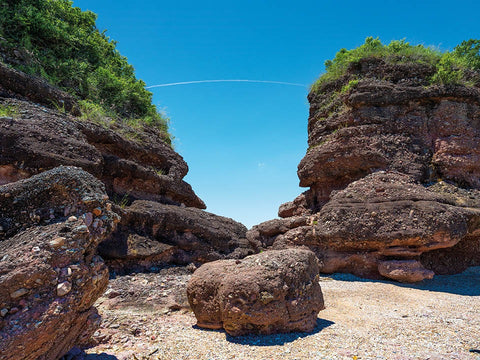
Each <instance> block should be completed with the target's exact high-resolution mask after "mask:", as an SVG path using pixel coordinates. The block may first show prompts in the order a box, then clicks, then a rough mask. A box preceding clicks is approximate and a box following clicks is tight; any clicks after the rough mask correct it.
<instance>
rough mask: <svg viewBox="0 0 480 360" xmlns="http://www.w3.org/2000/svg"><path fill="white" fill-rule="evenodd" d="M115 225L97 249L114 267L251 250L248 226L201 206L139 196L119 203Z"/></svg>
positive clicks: (241, 253)
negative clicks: (125, 204)
mask: <svg viewBox="0 0 480 360" xmlns="http://www.w3.org/2000/svg"><path fill="white" fill-rule="evenodd" d="M115 210H116V211H117V212H118V213H119V214H121V218H122V220H121V222H120V224H119V226H118V227H117V230H116V231H115V232H114V233H113V234H112V236H111V237H109V239H108V240H106V241H104V242H102V243H101V244H100V246H99V254H100V255H101V256H102V257H103V258H105V259H106V260H107V262H108V264H109V267H110V268H111V269H113V270H115V271H116V272H117V273H118V272H122V271H141V270H150V269H151V268H152V267H153V268H154V269H155V267H158V266H159V265H160V266H161V264H178V265H186V264H190V263H196V264H202V263H205V262H208V261H214V260H219V259H225V258H234V259H239V258H243V257H245V256H247V255H249V254H252V253H253V249H252V247H251V246H250V244H249V242H248V241H247V239H246V233H247V228H246V227H245V226H243V225H242V224H240V223H238V222H236V221H233V220H232V219H229V218H225V217H222V216H218V215H215V214H211V213H208V212H206V211H203V210H200V209H195V208H185V207H180V206H174V205H165V204H160V203H157V202H153V201H145V200H138V201H135V202H134V203H133V204H132V205H131V206H128V207H125V208H124V209H119V208H118V207H117V208H116V209H115Z"/></svg>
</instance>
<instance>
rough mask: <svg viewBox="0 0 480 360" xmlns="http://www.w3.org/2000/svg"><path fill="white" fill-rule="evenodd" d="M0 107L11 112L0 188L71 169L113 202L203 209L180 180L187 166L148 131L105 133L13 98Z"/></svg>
mask: <svg viewBox="0 0 480 360" xmlns="http://www.w3.org/2000/svg"><path fill="white" fill-rule="evenodd" d="M0 83H1V82H0ZM0 105H9V106H11V107H13V108H15V110H16V113H17V115H16V116H14V117H11V118H2V119H1V121H0V183H8V182H10V181H16V180H19V179H21V178H27V177H29V176H32V175H34V174H38V173H40V172H42V171H44V170H48V169H51V168H54V167H56V166H60V165H71V166H78V167H81V168H83V169H84V170H86V171H88V172H90V173H91V174H93V175H95V176H96V177H97V178H99V179H100V180H102V181H103V182H104V183H105V185H106V187H107V192H108V193H109V194H110V195H113V194H115V196H116V197H117V198H119V199H122V197H124V196H125V198H127V197H128V198H130V199H147V200H154V201H159V202H163V203H168V204H177V205H180V204H182V203H183V204H185V205H186V206H192V207H197V208H202V209H203V208H205V204H204V203H203V201H202V200H200V199H199V198H198V197H197V196H196V195H195V193H194V192H193V190H192V188H191V186H190V185H189V184H187V183H186V182H184V181H183V180H182V179H183V177H184V176H185V175H186V174H187V172H188V166H187V164H186V163H185V161H184V160H183V159H182V157H181V156H180V155H178V154H177V153H176V152H175V151H174V150H172V148H171V147H170V146H168V145H167V144H166V143H165V142H164V141H163V140H162V138H161V136H160V135H159V134H158V133H156V132H155V131H154V130H149V131H150V132H149V133H144V132H138V131H136V130H135V129H132V128H130V127H128V126H127V125H122V124H116V125H112V128H108V127H106V126H105V127H104V126H101V125H99V124H96V123H93V122H89V121H80V120H79V119H78V118H74V117H71V116H67V115H65V114H61V113H58V112H57V111H55V110H51V109H47V108H44V107H40V106H38V105H34V104H32V103H29V102H25V101H20V100H14V99H1V98H0ZM145 131H147V130H145Z"/></svg>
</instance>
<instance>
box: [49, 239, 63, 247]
mask: <svg viewBox="0 0 480 360" xmlns="http://www.w3.org/2000/svg"><path fill="white" fill-rule="evenodd" d="M65 240H66V239H65V238H64V237H57V238H55V239H53V240H51V241H50V242H49V243H48V244H49V245H50V246H51V247H52V248H54V249H58V248H59V247H61V246H63V245H65Z"/></svg>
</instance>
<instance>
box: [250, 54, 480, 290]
mask: <svg viewBox="0 0 480 360" xmlns="http://www.w3.org/2000/svg"><path fill="white" fill-rule="evenodd" d="M434 71H435V68H434V67H432V66H428V65H424V64H388V63H386V62H385V61H384V60H381V59H375V58H370V59H363V60H361V61H359V62H357V63H353V64H351V66H350V68H349V69H348V72H347V74H346V75H345V76H343V77H341V78H340V79H338V80H336V81H333V82H329V83H326V84H324V85H323V86H322V87H320V88H319V89H318V90H316V91H312V92H311V93H310V94H309V96H308V99H309V101H310V117H309V120H308V145H309V148H308V150H307V153H306V155H305V157H304V158H303V159H302V161H301V162H300V164H299V166H298V176H299V178H300V186H304V187H309V188H310V189H309V190H307V191H306V192H304V193H303V194H302V195H300V196H299V197H297V199H295V200H294V201H292V202H290V203H286V204H283V205H282V206H280V209H279V216H281V217H282V218H283V219H277V220H272V221H269V222H266V223H263V224H259V225H257V226H255V227H254V228H253V229H252V230H250V231H249V233H248V234H247V236H248V238H249V240H250V241H251V243H252V244H256V246H257V247H260V248H269V247H273V248H282V247H288V246H293V245H307V246H309V247H310V248H311V249H312V250H314V251H315V252H316V254H317V256H318V257H319V259H320V260H321V266H320V270H321V271H322V272H326V273H332V272H337V271H342V272H351V273H354V274H357V275H361V276H368V277H379V276H386V277H390V278H393V279H396V280H400V281H418V280H421V279H423V278H430V277H431V276H432V274H433V272H434V273H438V274H446V273H455V272H460V271H463V270H464V269H466V268H467V267H468V266H474V265H480V251H479V250H480V245H479V244H480V223H479V219H480V191H479V190H480V87H479V86H478V84H477V86H469V87H467V86H460V85H458V86H438V85H436V86H431V85H429V83H428V79H429V77H430V76H431V75H432V74H433V73H434ZM352 80H355V82H354V83H353V84H354V85H352V86H347V85H348V84H352V83H351V81H352ZM412 261H414V262H412ZM392 266H393V267H392ZM393 268H396V270H395V271H393V270H392V271H390V270H387V269H393ZM400 268H402V269H403V270H400ZM407 269H408V271H407ZM400 273H402V275H399V274H400ZM407 273H409V274H411V275H410V276H406V274H407Z"/></svg>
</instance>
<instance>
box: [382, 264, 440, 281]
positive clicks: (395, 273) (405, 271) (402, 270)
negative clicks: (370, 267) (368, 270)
mask: <svg viewBox="0 0 480 360" xmlns="http://www.w3.org/2000/svg"><path fill="white" fill-rule="evenodd" d="M378 272H379V273H380V275H382V276H384V277H386V278H390V279H393V280H397V281H400V282H405V283H413V282H418V281H422V280H425V279H432V278H433V275H435V273H434V272H433V271H431V270H427V269H425V268H424V267H423V266H422V264H421V263H420V262H419V261H416V260H386V261H380V262H379V264H378Z"/></svg>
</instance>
